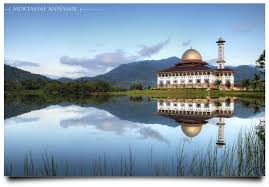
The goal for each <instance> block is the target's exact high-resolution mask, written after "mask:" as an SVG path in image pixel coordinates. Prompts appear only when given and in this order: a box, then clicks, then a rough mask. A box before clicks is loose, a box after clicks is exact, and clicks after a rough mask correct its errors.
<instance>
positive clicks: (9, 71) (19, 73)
mask: <svg viewBox="0 0 269 187" xmlns="http://www.w3.org/2000/svg"><path fill="white" fill-rule="evenodd" d="M4 77H5V78H4V80H9V81H24V80H29V79H31V80H36V79H42V80H49V78H48V77H45V76H43V75H39V74H34V73H30V72H28V71H24V70H21V69H18V68H15V67H12V66H9V65H6V64H4Z"/></svg>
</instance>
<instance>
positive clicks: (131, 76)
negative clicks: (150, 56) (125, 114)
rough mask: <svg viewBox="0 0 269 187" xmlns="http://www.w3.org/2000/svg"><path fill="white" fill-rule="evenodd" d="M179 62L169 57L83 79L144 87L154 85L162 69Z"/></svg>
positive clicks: (125, 66)
mask: <svg viewBox="0 0 269 187" xmlns="http://www.w3.org/2000/svg"><path fill="white" fill-rule="evenodd" d="M179 61H180V59H179V58H177V57H170V58H167V59H162V60H145V61H139V62H132V63H129V64H122V65H120V66H119V67H117V68H115V69H113V70H111V71H110V72H108V73H106V74H103V75H98V76H96V77H91V78H89V77H83V78H80V79H86V80H89V79H90V80H105V81H110V82H113V83H115V84H116V85H118V86H128V85H130V84H131V83H134V82H140V83H143V84H144V85H145V86H146V85H151V86H152V85H155V84H156V73H157V72H158V71H159V70H161V69H164V68H167V67H170V66H174V65H175V64H176V63H178V62H179Z"/></svg>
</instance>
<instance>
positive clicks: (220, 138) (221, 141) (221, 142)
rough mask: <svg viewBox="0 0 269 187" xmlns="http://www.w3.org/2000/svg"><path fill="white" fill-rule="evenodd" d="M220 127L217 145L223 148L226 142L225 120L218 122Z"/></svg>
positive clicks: (220, 119) (221, 119)
mask: <svg viewBox="0 0 269 187" xmlns="http://www.w3.org/2000/svg"><path fill="white" fill-rule="evenodd" d="M217 125H218V141H217V143H216V144H217V145H218V146H219V147H220V148H221V147H223V146H224V145H225V141H224V125H225V123H224V118H222V117H220V118H219V121H218V122H217Z"/></svg>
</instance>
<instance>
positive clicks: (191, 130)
mask: <svg viewBox="0 0 269 187" xmlns="http://www.w3.org/2000/svg"><path fill="white" fill-rule="evenodd" d="M181 129H182V131H183V132H184V134H185V135H187V136H188V137H191V138H192V137H195V136H197V135H198V134H199V133H200V132H201V130H202V124H191V125H189V124H184V123H183V124H181Z"/></svg>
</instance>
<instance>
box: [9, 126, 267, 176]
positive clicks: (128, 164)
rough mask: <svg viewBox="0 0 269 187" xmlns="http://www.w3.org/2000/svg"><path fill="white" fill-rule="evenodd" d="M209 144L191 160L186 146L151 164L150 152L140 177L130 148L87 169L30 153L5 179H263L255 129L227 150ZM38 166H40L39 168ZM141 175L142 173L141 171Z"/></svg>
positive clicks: (262, 154) (261, 149) (262, 157)
mask: <svg viewBox="0 0 269 187" xmlns="http://www.w3.org/2000/svg"><path fill="white" fill-rule="evenodd" d="M212 144H213V143H212V141H210V143H209V144H208V147H207V149H206V150H205V152H203V151H197V152H195V153H194V154H193V155H192V157H189V156H188V155H186V154H185V152H184V150H185V145H184V144H182V145H179V146H178V148H177V150H176V153H175V155H170V158H168V159H166V160H154V158H153V150H152V149H150V151H149V156H148V159H145V160H147V165H146V166H147V169H146V173H143V174H141V173H139V168H138V166H137V165H136V164H137V162H136V158H135V154H134V153H133V151H132V149H131V147H129V151H128V154H127V155H123V156H121V157H120V158H119V160H117V161H115V162H111V161H110V162H108V160H109V159H108V156H107V154H106V153H104V155H103V156H99V157H98V158H96V159H94V160H91V161H90V162H89V163H90V165H86V164H85V165H83V166H81V167H79V166H77V167H73V168H72V167H71V165H70V164H69V163H68V161H67V160H66V161H65V162H63V164H62V166H61V167H58V166H59V165H60V163H61V161H58V162H57V161H56V159H55V158H54V157H53V156H52V155H51V156H50V155H49V154H48V153H43V154H42V156H41V157H42V159H41V161H38V160H36V162H37V163H35V161H34V159H33V156H32V153H31V152H29V153H27V154H26V155H25V159H24V165H23V172H20V171H19V172H18V171H17V172H14V162H11V163H10V164H9V165H7V166H6V168H5V175H6V176H11V177H12V176H16V177H17V176H143V175H146V176H224V177H249V176H251V177H258V176H264V175H265V146H264V142H263V141H262V140H261V139H260V138H259V136H257V134H256V133H255V131H254V129H251V130H249V131H247V132H244V133H240V134H239V136H238V138H237V140H236V141H235V142H234V143H233V144H232V145H230V146H226V147H224V149H222V150H219V149H218V148H217V146H212ZM40 163H41V164H40ZM140 172H141V171H140Z"/></svg>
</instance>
